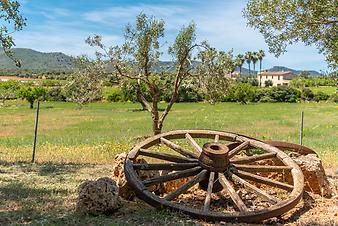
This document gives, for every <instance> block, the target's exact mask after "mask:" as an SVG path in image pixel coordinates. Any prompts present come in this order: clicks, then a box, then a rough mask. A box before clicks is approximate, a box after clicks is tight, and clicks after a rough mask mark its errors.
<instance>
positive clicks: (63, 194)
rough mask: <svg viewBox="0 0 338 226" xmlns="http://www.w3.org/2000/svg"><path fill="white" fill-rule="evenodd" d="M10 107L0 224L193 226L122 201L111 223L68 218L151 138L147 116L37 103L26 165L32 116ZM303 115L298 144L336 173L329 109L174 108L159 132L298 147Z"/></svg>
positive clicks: (3, 129) (1, 117)
mask: <svg viewBox="0 0 338 226" xmlns="http://www.w3.org/2000/svg"><path fill="white" fill-rule="evenodd" d="M8 105H9V106H7V107H2V108H0V225H17V224H32V225H88V224H93V225H135V224H138V225H148V224H149V223H152V224H153V225H163V224H166V225H190V224H196V223H197V224H198V221H195V220H194V221H192V220H191V219H189V218H187V217H185V216H182V215H179V214H173V213H170V212H166V211H157V210H155V209H153V208H151V207H149V206H148V205H146V204H144V203H143V202H127V201H124V202H123V207H122V208H121V210H120V211H119V212H118V213H117V214H115V215H112V216H104V215H103V216H96V217H90V216H80V215H78V214H77V213H76V212H75V211H74V210H75V204H76V194H77V193H76V189H77V186H78V185H79V184H80V183H81V182H83V181H84V180H86V179H96V178H98V177H102V176H110V174H111V167H112V166H111V164H112V161H113V158H114V156H115V155H116V154H117V153H120V152H123V151H128V150H129V149H130V148H131V147H132V146H133V145H134V144H135V143H137V142H139V141H140V140H142V139H144V138H145V137H147V136H150V135H151V134H152V131H151V119H150V116H149V113H148V112H143V111H140V110H139V109H140V108H139V107H140V106H139V105H138V104H136V103H93V104H89V105H87V106H84V107H83V108H82V109H79V108H78V106H77V105H75V104H72V103H64V102H43V103H41V111H40V121H39V130H38V140H37V144H38V145H37V154H36V163H35V164H31V163H30V160H31V152H32V142H33V131H34V121H35V110H31V109H29V106H28V104H27V103H26V102H22V101H13V102H8ZM162 107H164V105H162ZM302 110H303V111H304V112H305V121H304V122H305V124H304V140H303V143H304V145H306V146H308V147H311V148H313V149H314V150H315V151H316V152H317V153H318V154H319V156H320V157H321V159H322V160H323V163H324V166H325V167H326V168H335V167H337V166H338V150H337V147H338V139H337V137H338V113H337V112H338V106H337V105H336V104H334V103H294V104H290V103H264V104H263V103H259V104H247V105H241V104H237V103H220V104H216V105H210V104H207V103H177V104H175V105H174V108H173V111H172V112H171V113H170V114H169V116H168V118H167V121H166V122H165V126H164V131H169V130H174V129H195V128H196V129H197V128H206V129H216V130H226V131H233V132H237V133H241V134H245V135H248V136H252V137H255V138H258V139H262V140H269V139H274V140H285V141H289V142H294V143H298V142H299V125H300V112H301V111H302ZM291 220H292V219H291Z"/></svg>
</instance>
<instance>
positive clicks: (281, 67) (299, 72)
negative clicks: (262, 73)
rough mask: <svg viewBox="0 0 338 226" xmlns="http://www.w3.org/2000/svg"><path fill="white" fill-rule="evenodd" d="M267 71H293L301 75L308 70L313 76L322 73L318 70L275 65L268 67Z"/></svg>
mask: <svg viewBox="0 0 338 226" xmlns="http://www.w3.org/2000/svg"><path fill="white" fill-rule="evenodd" d="M267 71H271V72H275V71H291V72H292V73H294V74H296V75H299V74H301V73H302V72H304V71H306V72H308V73H309V74H310V75H312V76H319V75H320V73H319V72H318V71H311V70H310V71H307V70H304V71H303V70H295V69H291V68H287V67H283V66H274V67H272V68H270V69H268V70H267Z"/></svg>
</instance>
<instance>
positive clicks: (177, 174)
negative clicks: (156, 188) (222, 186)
mask: <svg viewBox="0 0 338 226" xmlns="http://www.w3.org/2000/svg"><path fill="white" fill-rule="evenodd" d="M201 170H202V167H200V166H197V167H194V168H191V169H186V170H182V171H179V172H174V173H170V174H166V175H163V176H156V177H153V178H149V179H146V180H144V181H142V183H143V184H144V185H145V186H149V185H153V184H157V183H162V182H166V181H171V180H176V179H180V178H184V177H190V176H194V175H196V174H197V173H199V172H200V171H201Z"/></svg>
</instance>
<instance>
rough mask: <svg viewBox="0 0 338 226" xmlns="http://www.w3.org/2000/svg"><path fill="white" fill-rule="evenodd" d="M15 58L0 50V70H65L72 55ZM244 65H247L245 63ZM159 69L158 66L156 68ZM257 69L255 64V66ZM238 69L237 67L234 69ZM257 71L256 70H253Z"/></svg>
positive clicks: (32, 53) (24, 53)
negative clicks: (15, 62) (16, 61)
mask: <svg viewBox="0 0 338 226" xmlns="http://www.w3.org/2000/svg"><path fill="white" fill-rule="evenodd" d="M12 51H13V52H14V55H15V57H16V58H18V59H20V60H21V62H22V66H21V68H18V67H16V66H15V64H14V62H13V61H12V60H11V59H9V58H8V57H7V56H6V55H5V53H4V52H3V51H0V70H15V71H20V70H25V69H29V70H47V71H53V70H56V71H67V70H70V69H72V65H73V59H74V58H73V57H71V56H68V55H66V54H64V53H61V52H51V53H43V52H39V51H36V50H32V49H25V48H14V49H12ZM198 63H199V62H197V61H193V64H198ZM172 64H173V62H171V61H161V62H160V66H167V67H170V66H171V65H172ZM245 66H247V65H246V64H245ZM158 69H159V68H158ZM256 69H257V66H256ZM236 71H239V68H237V69H236ZM267 71H291V72H293V73H295V74H297V75H299V74H300V73H301V72H302V71H301V70H295V69H291V68H287V67H284V66H274V67H272V68H270V69H268V70H267ZM255 72H256V73H257V71H255ZM307 72H309V73H310V75H312V76H318V75H320V73H319V72H317V71H307ZM251 73H252V74H254V71H253V70H251ZM242 74H243V75H248V74H249V70H248V69H247V68H245V67H242Z"/></svg>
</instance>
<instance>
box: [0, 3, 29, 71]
mask: <svg viewBox="0 0 338 226" xmlns="http://www.w3.org/2000/svg"><path fill="white" fill-rule="evenodd" d="M19 8H20V4H19V3H18V2H17V1H12V0H1V1H0V19H1V27H0V47H1V48H2V49H3V50H4V52H5V53H6V55H7V56H8V57H10V58H11V59H12V60H13V61H14V62H15V64H16V65H17V66H18V67H20V66H21V62H20V60H18V59H15V57H14V55H13V52H11V51H10V49H11V48H12V47H13V46H14V45H15V44H14V40H13V36H12V34H13V32H15V31H19V30H22V28H23V27H24V26H26V22H25V21H26V19H25V18H24V17H23V16H22V15H21V14H20V11H19Z"/></svg>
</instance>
